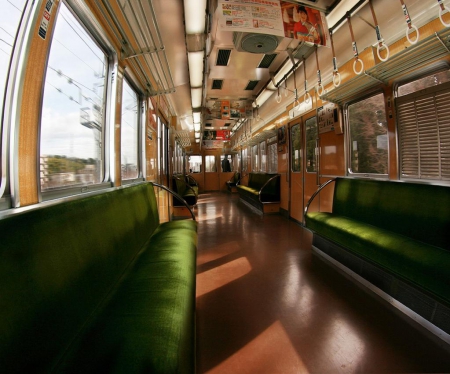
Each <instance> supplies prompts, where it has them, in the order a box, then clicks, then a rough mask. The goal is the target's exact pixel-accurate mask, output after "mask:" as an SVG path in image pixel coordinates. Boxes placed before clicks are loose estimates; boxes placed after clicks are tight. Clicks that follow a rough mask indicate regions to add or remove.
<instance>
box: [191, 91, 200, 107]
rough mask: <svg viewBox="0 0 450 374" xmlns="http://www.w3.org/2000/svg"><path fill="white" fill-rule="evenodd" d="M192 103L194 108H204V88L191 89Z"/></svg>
mask: <svg viewBox="0 0 450 374" xmlns="http://www.w3.org/2000/svg"><path fill="white" fill-rule="evenodd" d="M191 103H192V107H193V108H200V107H201V106H202V88H201V87H199V88H191Z"/></svg>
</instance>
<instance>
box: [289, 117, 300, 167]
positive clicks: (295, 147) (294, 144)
mask: <svg viewBox="0 0 450 374" xmlns="http://www.w3.org/2000/svg"><path fill="white" fill-rule="evenodd" d="M300 144H301V138H300V124H299V123H298V124H296V125H294V126H292V127H291V160H292V161H291V162H292V165H291V169H292V171H293V172H299V171H301V170H302V168H301V165H302V159H301V146H300Z"/></svg>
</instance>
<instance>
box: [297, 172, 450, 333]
mask: <svg viewBox="0 0 450 374" xmlns="http://www.w3.org/2000/svg"><path fill="white" fill-rule="evenodd" d="M305 222H306V227H307V228H308V229H310V230H311V231H313V233H314V237H313V245H314V246H316V247H317V249H319V250H321V251H323V252H325V253H326V254H328V255H329V256H331V257H333V258H335V259H337V260H338V261H339V262H342V263H343V264H344V265H345V266H346V267H348V268H350V269H351V270H352V271H353V272H355V273H356V274H358V275H359V276H361V277H363V278H364V279H366V280H368V281H369V282H371V283H373V284H374V285H375V286H376V287H378V288H380V289H381V290H382V291H384V292H386V293H387V294H388V295H390V296H392V297H394V298H395V299H397V300H399V301H401V302H402V303H403V304H405V305H406V306H407V307H408V308H410V309H412V310H414V311H415V312H416V313H418V314H419V315H421V316H422V317H424V318H425V319H427V320H428V321H430V322H431V323H433V324H435V325H437V326H438V327H439V328H441V329H442V330H444V331H446V333H450V324H449V323H448V322H447V323H441V322H440V321H441V320H445V319H447V320H448V315H450V271H449V269H450V188H449V187H445V186H436V185H427V184H415V183H403V182H391V181H389V182H388V181H377V180H358V179H350V178H337V179H336V181H335V187H334V197H333V208H332V212H331V213H328V212H307V214H306V215H305ZM353 256H354V257H353ZM377 272H378V273H377ZM405 290H406V291H405ZM402 292H409V297H407V296H406V295H405V294H404V293H402ZM411 295H412V296H411ZM445 315H447V318H445Z"/></svg>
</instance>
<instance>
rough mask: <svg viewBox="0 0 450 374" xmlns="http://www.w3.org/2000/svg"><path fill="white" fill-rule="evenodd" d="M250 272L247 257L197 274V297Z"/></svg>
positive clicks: (250, 268) (250, 267)
mask: <svg viewBox="0 0 450 374" xmlns="http://www.w3.org/2000/svg"><path fill="white" fill-rule="evenodd" d="M251 270H252V266H251V265H250V262H248V260H247V257H240V258H237V259H236V260H234V261H230V262H227V263H226V264H223V265H221V266H218V267H215V268H213V269H211V270H208V271H205V272H204V273H201V274H197V297H200V296H202V295H204V294H206V293H208V292H211V291H214V290H216V289H217V288H220V287H222V286H224V285H226V284H228V283H230V282H232V281H234V280H236V279H239V278H241V277H243V276H244V275H245V274H248V273H249V272H250V271H251Z"/></svg>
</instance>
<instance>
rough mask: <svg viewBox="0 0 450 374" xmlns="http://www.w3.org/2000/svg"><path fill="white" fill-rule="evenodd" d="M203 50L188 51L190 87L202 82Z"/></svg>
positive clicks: (199, 84)
mask: <svg viewBox="0 0 450 374" xmlns="http://www.w3.org/2000/svg"><path fill="white" fill-rule="evenodd" d="M204 57H205V52H204V51H200V52H188V62H189V79H190V81H191V87H201V86H202V83H203V58H204Z"/></svg>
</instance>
